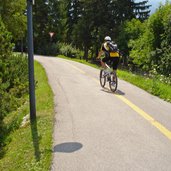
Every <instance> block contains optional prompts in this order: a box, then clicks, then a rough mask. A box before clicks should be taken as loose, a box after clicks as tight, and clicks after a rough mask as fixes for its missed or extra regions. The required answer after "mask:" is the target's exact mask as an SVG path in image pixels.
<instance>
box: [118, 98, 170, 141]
mask: <svg viewBox="0 0 171 171" xmlns="http://www.w3.org/2000/svg"><path fill="white" fill-rule="evenodd" d="M116 97H118V98H119V99H121V100H122V101H123V102H124V103H126V104H127V105H128V106H129V107H131V108H132V109H133V110H134V111H136V112H137V113H138V114H139V115H140V116H142V117H143V118H144V119H146V120H147V121H148V122H150V123H151V124H152V125H153V126H154V127H156V128H157V129H158V130H159V131H160V132H161V133H162V134H164V135H165V136H166V137H167V138H168V139H170V140H171V131H170V130H168V129H167V128H166V127H164V126H163V125H162V124H160V123H159V122H157V121H156V120H155V119H154V118H153V117H151V116H150V115H149V114H147V113H146V112H144V111H143V110H142V109H140V108H139V107H138V106H136V105H135V104H133V103H132V102H130V101H129V100H128V99H126V98H125V97H123V96H121V95H116Z"/></svg>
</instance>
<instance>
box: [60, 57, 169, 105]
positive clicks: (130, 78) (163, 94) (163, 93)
mask: <svg viewBox="0 0 171 171" xmlns="http://www.w3.org/2000/svg"><path fill="white" fill-rule="evenodd" d="M58 57H60V58H65V59H69V60H73V61H76V62H80V63H83V64H86V65H89V66H92V67H95V68H100V67H99V66H97V65H96V64H91V63H90V62H86V61H85V60H80V59H74V58H68V57H65V56H63V55H60V56H58ZM118 77H119V78H120V79H123V80H125V81H127V82H130V83H131V84H134V85H136V86H137V87H140V88H141V89H143V90H145V91H147V92H149V93H151V94H153V95H155V96H158V97H160V98H162V99H164V100H166V101H168V102H171V85H168V84H165V83H162V82H161V81H159V80H157V79H149V78H147V77H143V76H140V75H136V74H133V73H131V72H128V71H123V70H118Z"/></svg>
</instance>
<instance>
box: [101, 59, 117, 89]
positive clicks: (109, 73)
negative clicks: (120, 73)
mask: <svg viewBox="0 0 171 171" xmlns="http://www.w3.org/2000/svg"><path fill="white" fill-rule="evenodd" d="M105 65H106V69H104V68H103V69H101V70H100V85H101V87H103V88H104V87H105V85H106V82H107V81H108V82H109V87H110V90H111V91H112V92H115V91H116V90H117V87H118V77H117V74H116V72H115V71H113V69H112V68H111V67H110V66H109V65H112V62H110V64H105Z"/></svg>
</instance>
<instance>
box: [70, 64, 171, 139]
mask: <svg viewBox="0 0 171 171" xmlns="http://www.w3.org/2000/svg"><path fill="white" fill-rule="evenodd" d="M70 65H71V66H72V67H73V68H75V69H76V70H78V71H79V72H81V73H83V74H86V75H88V76H90V77H91V78H92V79H93V80H94V81H95V82H96V83H97V82H98V83H99V81H98V80H97V79H95V78H94V77H92V76H91V75H89V74H87V73H86V72H84V71H83V70H81V69H80V68H78V67H76V66H74V65H72V64H70ZM114 95H115V96H116V97H117V98H119V99H120V100H121V101H123V102H124V103H125V104H127V105H128V106H129V107H130V108H132V109H133V110H134V111H135V112H136V113H138V114H139V115H140V116H142V117H143V118H144V119H145V120H147V121H148V122H149V123H151V124H152V125H153V126H154V127H155V128H157V129H158V130H159V131H160V132H161V133H162V134H163V135H165V136H166V137H167V138H168V139H170V140H171V131H170V130H168V129H167V128H166V127H164V126H163V125H162V124H160V123H159V122H158V121H156V120H155V119H154V118H153V117H151V116H150V115H149V114H148V113H146V112H144V111H143V110H142V109H140V108H139V107H138V106H136V105H135V104H133V103H132V102H131V101H129V100H128V99H127V98H125V97H123V96H121V95H118V94H114Z"/></svg>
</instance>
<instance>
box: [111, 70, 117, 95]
mask: <svg viewBox="0 0 171 171" xmlns="http://www.w3.org/2000/svg"><path fill="white" fill-rule="evenodd" d="M109 87H110V90H111V91H112V92H115V91H116V90H117V87H118V78H117V75H116V73H112V74H111V81H110V82H109Z"/></svg>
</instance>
